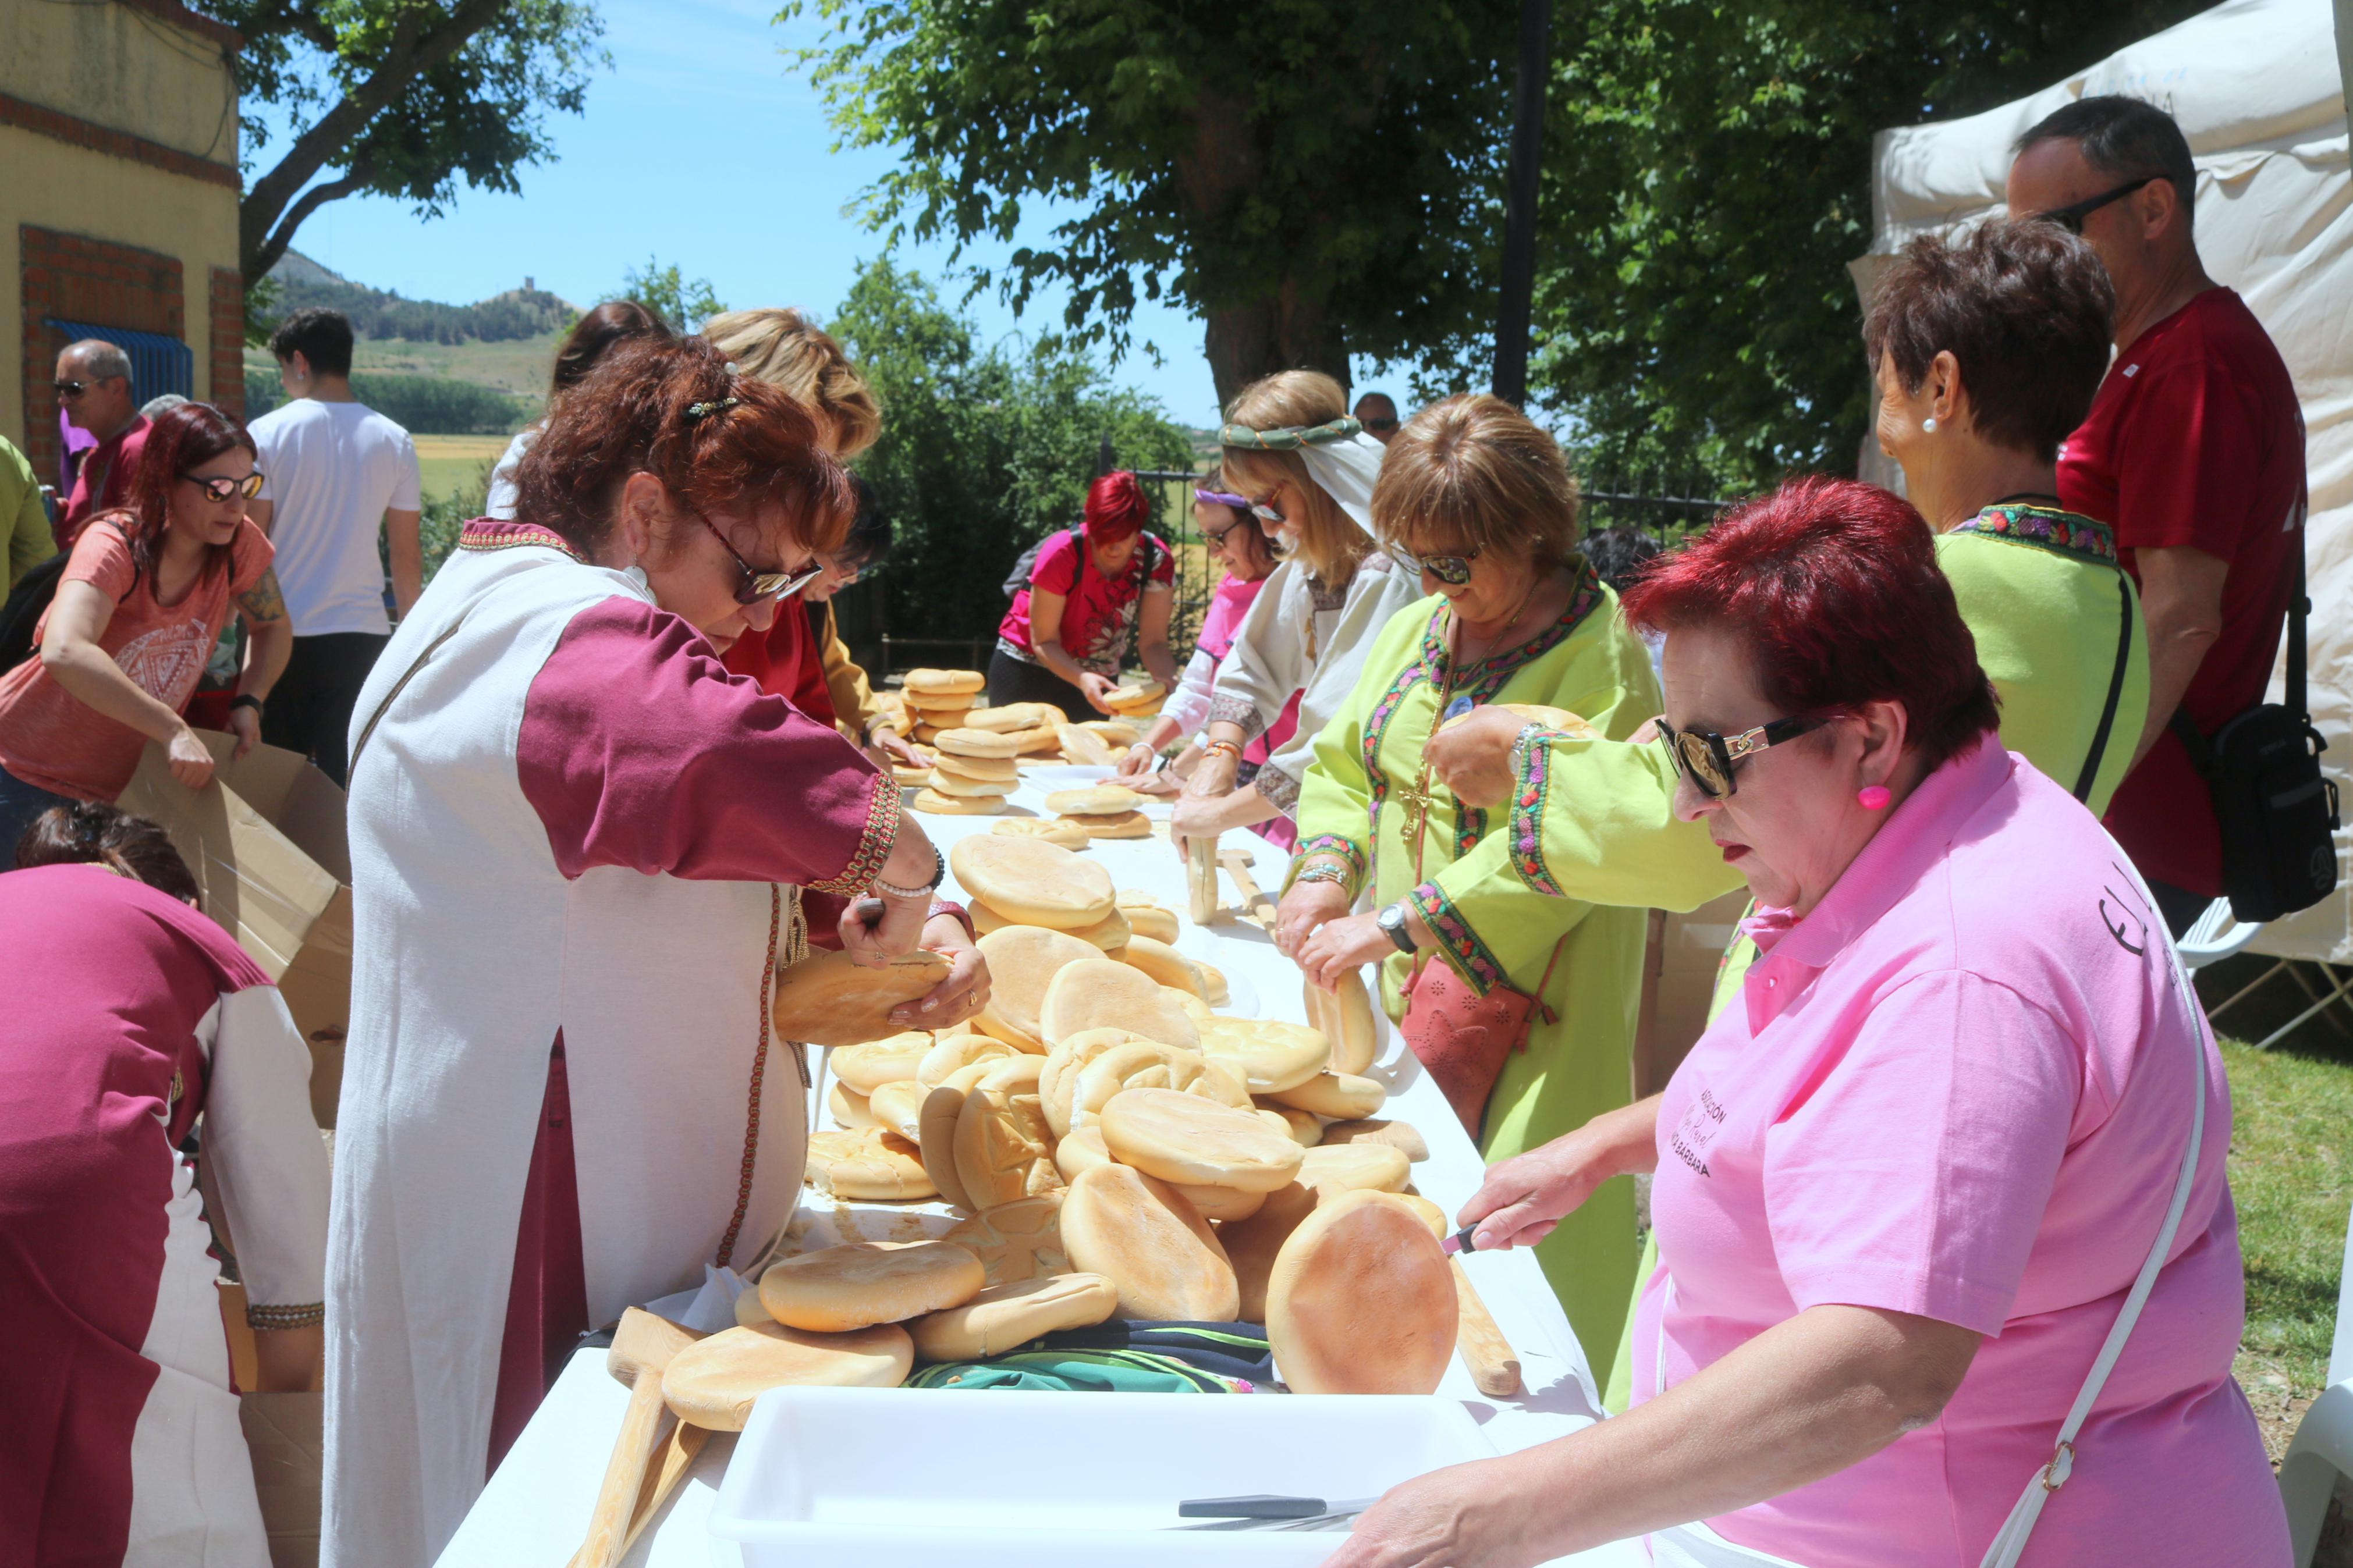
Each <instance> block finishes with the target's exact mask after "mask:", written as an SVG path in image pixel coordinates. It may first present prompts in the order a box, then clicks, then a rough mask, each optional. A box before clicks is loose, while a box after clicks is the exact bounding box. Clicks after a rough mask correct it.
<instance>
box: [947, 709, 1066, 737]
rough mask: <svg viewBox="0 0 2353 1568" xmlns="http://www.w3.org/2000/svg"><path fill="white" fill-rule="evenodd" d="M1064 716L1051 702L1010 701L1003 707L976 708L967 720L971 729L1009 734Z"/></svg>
mask: <svg viewBox="0 0 2353 1568" xmlns="http://www.w3.org/2000/svg"><path fill="white" fill-rule="evenodd" d="M1061 716H1062V710H1060V709H1059V708H1057V707H1055V706H1054V705H1053V704H1052V703H1050V702H1008V703H1007V704H1006V705H1005V706H1004V707H1002V708H993V707H992V708H976V709H974V710H972V713H971V715H970V717H968V718H966V719H965V728H966V729H969V730H989V731H995V732H996V733H997V734H999V735H1009V734H1011V733H1012V732H1013V731H1016V730H1034V729H1036V728H1037V727H1038V726H1039V725H1040V724H1051V723H1052V722H1053V721H1055V720H1057V719H1059V718H1060V717H1061Z"/></svg>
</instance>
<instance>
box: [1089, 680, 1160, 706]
mask: <svg viewBox="0 0 2353 1568" xmlns="http://www.w3.org/2000/svg"><path fill="white" fill-rule="evenodd" d="M1167 695H1168V689H1167V688H1166V687H1165V686H1163V685H1161V684H1160V682H1158V681H1156V680H1154V679H1151V678H1150V677H1148V676H1147V677H1145V678H1144V679H1140V680H1131V681H1127V682H1125V683H1124V684H1123V685H1119V686H1114V687H1113V688H1112V689H1110V690H1109V691H1107V692H1105V693H1103V703H1104V705H1105V706H1106V707H1108V708H1109V709H1110V710H1112V711H1113V712H1114V713H1124V712H1127V711H1129V710H1131V709H1136V708H1148V707H1150V706H1151V705H1152V704H1153V703H1155V702H1157V701H1159V700H1161V699H1162V698H1164V697H1166V696H1167Z"/></svg>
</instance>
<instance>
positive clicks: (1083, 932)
mask: <svg viewBox="0 0 2353 1568" xmlns="http://www.w3.org/2000/svg"><path fill="white" fill-rule="evenodd" d="M1071 935H1072V936H1074V937H1077V938H1078V939H1079V940H1080V941H1081V942H1085V943H1086V944H1087V945H1088V946H1090V947H1092V948H1093V949H1094V950H1095V951H1096V952H1108V953H1113V954H1116V953H1117V952H1119V950H1120V949H1122V948H1124V947H1125V946H1126V945H1127V942H1128V938H1129V937H1131V936H1133V935H1134V928H1132V927H1131V926H1129V924H1128V923H1127V917H1126V916H1125V915H1124V914H1122V913H1121V912H1120V911H1119V910H1112V912H1111V913H1109V914H1107V915H1105V916H1103V919H1101V920H1099V921H1095V923H1094V924H1092V925H1091V926H1081V927H1080V928H1079V929H1078V930H1076V931H1072V932H1071Z"/></svg>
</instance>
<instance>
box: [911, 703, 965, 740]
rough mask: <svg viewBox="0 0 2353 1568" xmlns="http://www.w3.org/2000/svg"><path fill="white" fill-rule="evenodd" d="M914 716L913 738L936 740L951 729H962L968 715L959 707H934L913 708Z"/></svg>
mask: <svg viewBox="0 0 2353 1568" xmlns="http://www.w3.org/2000/svg"><path fill="white" fill-rule="evenodd" d="M914 717H915V738H916V739H917V740H919V741H932V742H936V741H937V740H938V739H939V738H940V737H941V736H942V735H944V734H946V733H947V732H948V731H951V730H961V729H963V728H964V721H965V719H966V718H968V717H970V715H968V714H966V713H965V711H964V710H961V709H957V710H954V711H943V710H939V709H936V708H918V709H916V710H914Z"/></svg>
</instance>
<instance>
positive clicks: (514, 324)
mask: <svg viewBox="0 0 2353 1568" xmlns="http://www.w3.org/2000/svg"><path fill="white" fill-rule="evenodd" d="M265 281H267V282H268V283H269V289H270V307H271V309H272V310H273V311H274V312H275V313H276V314H277V315H278V316H279V317H280V318H281V319H282V318H283V317H285V316H286V315H288V314H289V313H290V312H292V311H295V310H303V309H305V308H308V307H311V306H320V307H323V308H324V309H327V310H341V311H342V312H343V314H344V315H345V316H346V317H348V318H349V319H350V321H351V323H352V332H353V335H354V336H356V337H361V338H378V339H380V338H400V339H404V340H406V341H407V342H418V343H462V342H486V343H495V342H511V341H516V340H520V339H523V338H535V337H538V336H539V335H540V334H541V333H543V332H551V331H557V330H559V329H563V328H568V327H570V326H571V325H572V322H573V321H574V320H575V318H576V317H577V316H578V314H579V312H577V311H576V310H574V309H573V308H572V307H571V306H569V305H567V304H565V302H564V301H563V300H560V299H558V298H557V297H556V296H555V295H554V294H551V293H549V292H548V291H547V290H546V289H528V290H526V289H508V290H507V291H506V292H505V293H503V294H493V295H492V296H491V298H489V299H487V300H478V301H476V302H475V303H473V304H471V305H445V304H443V303H442V302H441V301H439V300H404V299H402V298H401V297H400V295H399V293H398V292H397V291H396V290H388V289H371V288H369V287H368V286H367V285H366V284H364V283H352V282H347V281H343V280H342V279H337V280H336V281H333V282H323V281H316V280H311V279H301V278H290V277H287V276H285V275H284V274H282V273H281V274H280V275H278V276H276V277H273V278H270V279H266V280H265ZM262 342H264V343H267V342H269V334H268V332H267V331H264V333H263V336H262Z"/></svg>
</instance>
